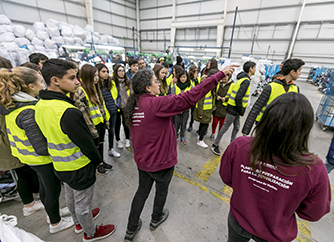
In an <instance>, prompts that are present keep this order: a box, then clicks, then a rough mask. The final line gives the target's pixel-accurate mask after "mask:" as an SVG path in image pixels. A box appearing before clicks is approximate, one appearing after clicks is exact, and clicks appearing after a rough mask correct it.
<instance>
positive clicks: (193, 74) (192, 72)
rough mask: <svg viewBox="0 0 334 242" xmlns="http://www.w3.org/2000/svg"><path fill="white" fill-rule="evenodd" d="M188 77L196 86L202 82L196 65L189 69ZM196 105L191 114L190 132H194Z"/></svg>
mask: <svg viewBox="0 0 334 242" xmlns="http://www.w3.org/2000/svg"><path fill="white" fill-rule="evenodd" d="M188 75H189V79H190V82H191V84H192V85H193V87H194V86H197V85H198V84H199V83H200V82H201V78H199V76H198V68H197V66H195V65H192V66H190V67H189V70H188ZM195 108H196V105H195V106H193V107H192V108H191V113H190V123H189V128H188V132H190V131H191V130H193V124H194V112H195Z"/></svg>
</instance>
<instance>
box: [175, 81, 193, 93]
mask: <svg viewBox="0 0 334 242" xmlns="http://www.w3.org/2000/svg"><path fill="white" fill-rule="evenodd" d="M191 88H193V85H191V84H190V86H189V87H186V88H185V89H184V90H181V89H180V88H179V87H178V86H177V84H176V83H174V85H173V87H172V89H171V94H172V95H179V94H180V93H184V92H187V91H190V89H191Z"/></svg>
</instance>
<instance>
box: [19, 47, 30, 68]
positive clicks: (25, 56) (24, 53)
mask: <svg viewBox="0 0 334 242" xmlns="http://www.w3.org/2000/svg"><path fill="white" fill-rule="evenodd" d="M30 53H31V51H29V50H27V49H24V48H19V49H18V50H17V54H18V55H19V57H20V62H21V64H22V63H26V62H29V55H30Z"/></svg>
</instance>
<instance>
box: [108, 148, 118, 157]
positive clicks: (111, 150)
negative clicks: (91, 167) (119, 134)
mask: <svg viewBox="0 0 334 242" xmlns="http://www.w3.org/2000/svg"><path fill="white" fill-rule="evenodd" d="M108 155H110V156H113V157H115V158H119V157H121V154H120V153H118V152H116V151H115V150H114V149H110V150H108Z"/></svg>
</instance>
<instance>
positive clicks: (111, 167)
mask: <svg viewBox="0 0 334 242" xmlns="http://www.w3.org/2000/svg"><path fill="white" fill-rule="evenodd" d="M102 166H103V167H104V169H106V170H113V169H114V167H113V166H112V165H110V164H107V163H105V162H104V161H103V164H102Z"/></svg>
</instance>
